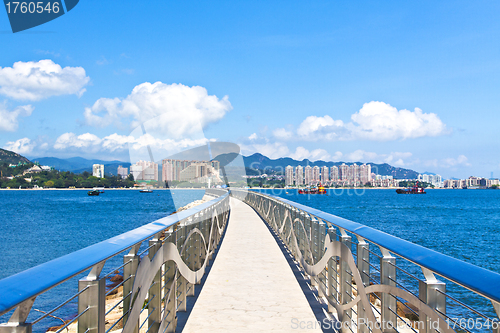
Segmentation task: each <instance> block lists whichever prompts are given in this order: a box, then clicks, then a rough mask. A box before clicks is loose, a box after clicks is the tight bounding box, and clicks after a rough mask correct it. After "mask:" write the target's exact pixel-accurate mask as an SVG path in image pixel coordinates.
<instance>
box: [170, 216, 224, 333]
mask: <svg viewBox="0 0 500 333" xmlns="http://www.w3.org/2000/svg"><path fill="white" fill-rule="evenodd" d="M230 216H231V211H229V215H228V217H227V223H228V225H229V217H230ZM228 225H226V228H225V229H224V232H223V233H222V236H221V239H220V242H219V246H218V247H217V249H216V250H215V251H214V253H213V255H212V260H210V265H209V266H207V267H206V269H205V274H204V275H203V277H202V278H201V281H200V284H196V285H194V296H189V297H186V311H184V312H181V311H178V312H177V328H176V329H175V331H176V332H182V331H183V330H184V326H186V323H187V321H188V318H189V315H190V314H191V312H192V311H193V308H194V305H195V304H196V301H197V300H198V297H199V296H200V293H201V290H202V289H203V286H204V285H205V282H206V281H207V277H208V274H210V271H211V270H212V267H213V265H214V262H215V260H217V253H219V249H220V247H221V245H222V242H223V241H224V236H226V230H227V227H228Z"/></svg>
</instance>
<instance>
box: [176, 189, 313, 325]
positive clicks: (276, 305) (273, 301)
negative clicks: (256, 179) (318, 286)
mask: <svg viewBox="0 0 500 333" xmlns="http://www.w3.org/2000/svg"><path fill="white" fill-rule="evenodd" d="M315 322H316V318H315V316H314V314H313V311H312V310H311V308H310V305H309V303H308V302H307V300H306V297H305V296H304V293H303V292H302V290H301V289H300V286H299V283H298V282H297V280H296V278H295V276H294V275H293V273H292V270H291V268H290V266H289V265H288V263H287V261H286V259H285V257H284V256H283V253H282V252H281V250H280V248H279V247H278V244H276V240H275V239H274V238H273V236H272V235H271V233H270V232H269V229H268V228H267V227H266V226H265V224H264V222H263V221H262V220H261V219H260V217H259V216H258V215H257V214H256V213H255V211H254V210H253V209H252V208H250V207H249V206H248V205H246V204H245V203H242V202H241V201H239V200H237V199H234V198H231V216H230V218H229V224H228V227H227V232H226V235H225V237H224V239H223V241H222V244H221V247H220V250H219V253H218V254H217V258H216V259H215V261H214V263H213V267H212V269H211V271H210V274H209V275H208V277H207V280H206V282H205V285H204V286H203V289H202V290H201V293H200V295H199V298H198V300H197V301H196V303H195V306H194V308H193V310H192V312H191V314H190V316H189V318H188V320H187V323H186V326H185V327H184V330H183V332H269V331H271V332H301V331H307V332H321V329H320V328H319V327H318V328H317V329H311V326H312V325H314V324H313V323H315ZM308 324H309V329H305V330H300V329H299V325H300V326H302V327H304V328H306V327H307V325H308ZM317 326H319V325H317Z"/></svg>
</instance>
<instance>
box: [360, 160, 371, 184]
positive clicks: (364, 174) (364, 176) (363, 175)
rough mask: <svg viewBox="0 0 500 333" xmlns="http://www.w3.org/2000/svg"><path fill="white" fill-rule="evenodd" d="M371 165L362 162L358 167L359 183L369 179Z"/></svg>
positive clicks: (366, 181) (364, 182)
mask: <svg viewBox="0 0 500 333" xmlns="http://www.w3.org/2000/svg"><path fill="white" fill-rule="evenodd" d="M371 178H372V167H371V165H369V164H363V165H360V167H359V180H360V182H361V184H363V185H364V184H366V183H368V182H370V181H371Z"/></svg>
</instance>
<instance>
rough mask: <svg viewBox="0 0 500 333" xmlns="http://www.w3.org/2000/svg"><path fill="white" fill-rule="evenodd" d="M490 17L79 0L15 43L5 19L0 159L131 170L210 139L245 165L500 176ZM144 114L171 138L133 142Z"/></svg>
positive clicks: (477, 12)
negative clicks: (159, 153)
mask: <svg viewBox="0 0 500 333" xmlns="http://www.w3.org/2000/svg"><path fill="white" fill-rule="evenodd" d="M146 7H147V8H146ZM499 12H500V4H497V3H489V2H479V3H474V4H470V3H468V2H465V1H459V2H445V3H439V4H436V3H434V2H430V1H427V2H426V1H424V2H419V3H418V4H415V3H392V4H374V3H371V2H364V3H362V4H337V3H335V4H332V3H328V2H321V1H312V2H308V3H307V4H305V3H304V4H289V3H286V2H280V1H278V2H275V3H272V4H264V3H243V2H238V3H229V2H223V3H218V4H205V3H203V2H193V3H192V4H191V5H190V4H184V3H163V2H152V3H148V6H144V8H142V7H141V8H137V6H133V5H132V4H128V3H123V4H121V5H120V8H116V6H113V4H111V3H101V4H99V10H95V7H94V6H93V5H91V4H89V3H84V2H81V3H80V4H79V5H78V6H77V7H76V8H75V9H74V10H72V11H71V12H70V13H68V14H67V15H64V16H62V17H60V18H59V19H57V20H54V21H51V22H48V23H46V24H44V25H43V26H40V27H36V28H33V29H31V30H30V31H26V32H20V33H17V34H11V33H7V31H10V27H9V23H8V19H7V16H6V15H5V14H2V15H4V17H3V19H0V30H1V31H3V32H4V33H3V34H0V38H1V39H2V42H3V45H9V49H8V51H7V52H4V53H3V54H2V56H1V57H0V147H2V148H5V149H9V150H13V151H15V152H18V153H20V154H22V155H25V156H28V157H31V158H33V157H48V156H55V157H60V158H67V157H73V156H81V157H91V158H101V159H110V160H111V159H117V160H121V161H128V160H129V156H130V154H129V151H128V149H129V147H130V146H140V145H145V144H146V142H147V143H148V144H150V145H152V146H153V148H154V147H160V148H161V147H164V146H165V145H167V144H169V145H174V146H183V147H186V148H189V147H194V146H196V145H199V144H200V142H202V141H203V140H205V142H206V140H215V141H228V142H235V143H237V144H239V145H240V147H241V148H242V153H243V154H244V155H245V156H248V155H250V154H252V153H255V152H259V153H262V154H264V155H266V156H268V157H270V158H278V157H292V158H295V159H297V160H302V159H304V158H307V159H310V160H311V161H314V160H325V161H334V162H338V161H342V162H361V163H368V162H371V163H388V164H390V165H394V166H397V167H403V168H408V169H412V170H415V171H417V172H420V173H423V172H433V173H438V174H441V175H443V177H444V178H451V177H456V178H465V177H469V176H471V175H477V176H481V177H490V175H491V173H492V172H493V173H494V176H496V177H498V175H499V174H500V156H499V155H498V153H497V151H498V148H497V145H496V143H497V141H498V139H497V138H496V127H497V123H498V120H499V118H498V112H497V110H496V109H497V103H496V94H497V90H498V81H497V79H496V78H497V77H499V74H500V73H499V71H500V60H499V58H498V51H497V50H498V47H499V46H500V38H498V37H499V35H500V23H499V22H498V20H496V19H495V17H496V16H497V14H498V13H499ZM159 13H162V14H161V15H160V14H159ZM103 18H106V19H103ZM89 22H91V23H89ZM109 22H114V23H113V25H110V24H109ZM186 22H189V24H186ZM255 22H259V24H255ZM162 116H163V117H162ZM155 117H160V118H159V119H160V120H159V121H158V126H163V127H164V128H165V129H166V130H168V131H169V133H172V135H173V136H172V140H174V141H168V142H167V141H166V140H164V139H163V140H160V139H159V138H156V139H155V138H150V137H146V136H143V137H139V138H137V137H133V136H132V135H130V134H131V131H132V130H133V128H135V127H137V126H138V125H140V124H141V123H142V122H146V121H148V120H151V119H153V118H155ZM192 128H199V129H200V130H201V131H202V133H203V138H201V137H197V138H196V139H193V138H192V137H191V134H192V133H190V131H191V129H192ZM200 140H201V141H200ZM165 156H169V155H165ZM130 162H132V163H135V162H136V161H130Z"/></svg>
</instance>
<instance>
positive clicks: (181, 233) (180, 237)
mask: <svg viewBox="0 0 500 333" xmlns="http://www.w3.org/2000/svg"><path fill="white" fill-rule="evenodd" d="M186 229H187V228H186V220H184V221H182V222H181V223H180V224H179V229H177V246H178V248H179V249H181V250H182V247H183V246H188V244H186V243H185V241H186V234H187V232H186ZM186 257H187V249H184V251H182V255H181V259H182V261H184V262H186ZM178 281H179V289H180V296H179V300H178V304H177V311H186V309H187V307H186V301H187V280H186V279H185V278H184V277H183V276H182V275H181V274H180V271H179V277H178Z"/></svg>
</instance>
